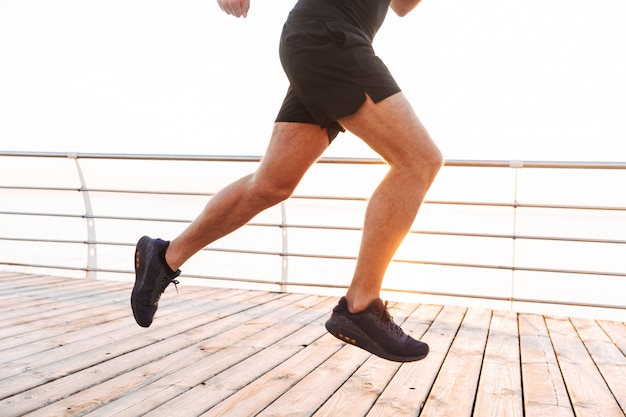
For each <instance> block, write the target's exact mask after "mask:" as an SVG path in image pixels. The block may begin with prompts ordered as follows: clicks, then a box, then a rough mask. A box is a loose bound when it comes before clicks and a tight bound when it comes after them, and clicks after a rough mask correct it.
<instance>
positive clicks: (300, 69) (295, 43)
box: [276, 15, 400, 141]
mask: <svg viewBox="0 0 626 417" xmlns="http://www.w3.org/2000/svg"><path fill="white" fill-rule="evenodd" d="M279 53H280V59H281V63H282V65H283V68H284V70H285V73H286V74H287V78H288V79H289V82H290V86H289V89H288V91H287V95H286V97H285V100H284V101H283V104H282V107H281V109H280V111H279V113H278V116H277V118H276V121H277V122H301V123H311V124H318V125H320V127H321V128H322V129H324V128H328V139H329V140H330V141H332V140H333V139H334V138H335V137H336V136H337V134H338V133H339V132H343V131H344V130H345V129H344V128H343V126H341V125H340V124H339V122H338V121H337V120H338V119H340V118H341V117H345V116H349V115H351V114H354V113H355V112H356V111H357V110H358V109H359V108H360V107H361V106H362V105H363V103H364V102H365V94H367V95H369V96H370V97H371V98H372V100H373V101H374V102H379V101H381V100H383V99H385V98H387V97H389V96H391V95H393V94H395V93H397V92H399V91H400V88H399V87H398V84H397V83H396V82H395V80H394V79H393V77H392V76H391V73H390V72H389V70H388V69H387V66H386V65H385V64H384V63H383V62H382V61H381V59H380V58H378V57H377V56H376V54H375V53H374V49H373V47H372V39H369V38H368V36H367V35H366V34H365V33H364V32H363V31H361V30H359V29H358V28H357V27H355V26H354V25H352V24H350V23H347V22H342V21H332V20H330V21H329V20H314V19H310V18H304V19H303V18H298V17H294V16H293V15H290V17H289V19H288V20H287V22H286V23H285V26H284V28H283V32H282V36H281V40H280V48H279Z"/></svg>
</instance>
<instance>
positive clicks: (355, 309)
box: [346, 294, 378, 314]
mask: <svg viewBox="0 0 626 417" xmlns="http://www.w3.org/2000/svg"><path fill="white" fill-rule="evenodd" d="M376 299H378V297H350V294H347V295H346V301H347V304H348V312H349V313H350V314H358V313H361V312H363V311H365V310H366V309H367V308H368V307H369V306H370V305H371V304H372V302H373V301H374V300H376Z"/></svg>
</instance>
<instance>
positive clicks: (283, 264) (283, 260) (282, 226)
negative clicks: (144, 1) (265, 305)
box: [280, 201, 289, 292]
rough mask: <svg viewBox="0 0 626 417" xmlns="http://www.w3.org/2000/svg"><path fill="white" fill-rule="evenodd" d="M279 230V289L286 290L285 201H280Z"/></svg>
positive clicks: (287, 272) (287, 278)
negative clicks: (281, 245)
mask: <svg viewBox="0 0 626 417" xmlns="http://www.w3.org/2000/svg"><path fill="white" fill-rule="evenodd" d="M280 216H281V219H280V232H281V234H282V244H283V247H282V251H281V255H280V263H281V274H280V291H281V292H285V291H286V290H287V284H288V282H289V241H288V233H287V207H286V205H285V202H284V201H283V202H282V203H280Z"/></svg>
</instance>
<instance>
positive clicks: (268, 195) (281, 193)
mask: <svg viewBox="0 0 626 417" xmlns="http://www.w3.org/2000/svg"><path fill="white" fill-rule="evenodd" d="M296 185H297V183H296V184H291V183H290V182H288V181H284V180H283V181H279V180H269V179H263V178H255V179H254V180H253V182H252V189H253V190H254V193H255V194H256V195H257V197H258V198H259V199H260V200H262V201H263V202H264V203H265V205H266V206H267V207H271V206H273V205H276V204H278V203H280V202H282V201H285V200H286V199H288V198H289V197H291V195H292V194H293V192H294V190H295V188H296Z"/></svg>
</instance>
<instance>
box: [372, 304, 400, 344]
mask: <svg viewBox="0 0 626 417" xmlns="http://www.w3.org/2000/svg"><path fill="white" fill-rule="evenodd" d="M387 304H388V301H385V306H384V308H381V309H379V310H378V313H379V316H378V318H379V319H380V321H381V322H382V323H386V324H387V326H389V329H390V330H391V332H392V333H393V334H395V335H396V336H400V335H402V334H404V332H403V331H402V329H401V328H400V326H398V325H397V324H396V322H395V321H393V317H391V314H389V310H388V309H387Z"/></svg>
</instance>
